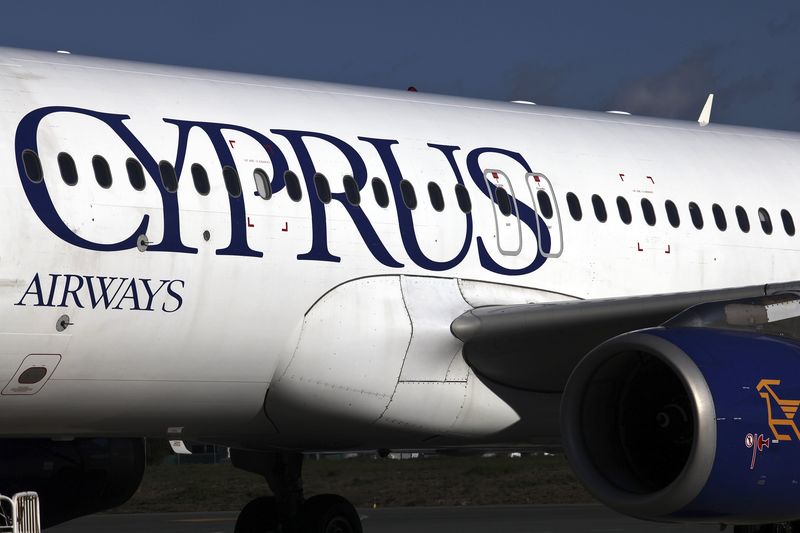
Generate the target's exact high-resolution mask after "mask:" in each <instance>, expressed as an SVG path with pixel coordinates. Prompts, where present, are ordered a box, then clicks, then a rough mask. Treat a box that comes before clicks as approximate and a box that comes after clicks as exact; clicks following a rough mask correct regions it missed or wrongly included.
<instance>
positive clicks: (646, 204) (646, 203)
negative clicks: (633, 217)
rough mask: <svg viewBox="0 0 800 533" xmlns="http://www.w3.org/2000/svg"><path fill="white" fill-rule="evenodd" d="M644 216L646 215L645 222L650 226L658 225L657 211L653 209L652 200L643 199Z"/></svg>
mask: <svg viewBox="0 0 800 533" xmlns="http://www.w3.org/2000/svg"><path fill="white" fill-rule="evenodd" d="M641 204H642V214H643V215H644V221H645V222H647V225H648V226H655V225H656V211H655V209H653V204H652V203H650V200H648V199H647V198H642V202H641Z"/></svg>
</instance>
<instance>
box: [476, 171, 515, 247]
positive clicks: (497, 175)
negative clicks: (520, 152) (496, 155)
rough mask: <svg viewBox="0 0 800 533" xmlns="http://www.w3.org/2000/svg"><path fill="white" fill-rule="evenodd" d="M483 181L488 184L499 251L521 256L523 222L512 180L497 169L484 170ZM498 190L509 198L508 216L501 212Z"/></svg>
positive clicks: (487, 189)
mask: <svg viewBox="0 0 800 533" xmlns="http://www.w3.org/2000/svg"><path fill="white" fill-rule="evenodd" d="M483 179H484V181H485V183H486V191H487V192H488V193H489V198H490V199H491V202H492V212H493V213H494V229H495V240H496V241H497V249H498V250H499V251H500V253H501V254H503V255H519V253H520V252H521V251H522V222H520V219H519V210H518V208H517V197H516V195H515V194H514V187H513V186H512V185H511V180H509V179H508V176H506V174H505V172H503V171H501V170H496V169H486V170H484V171H483ZM490 184H494V186H495V188H494V189H493V188H492V187H491V185H490ZM498 189H502V190H504V191H505V192H506V193H507V196H508V199H507V200H508V201H510V202H511V204H510V205H511V207H512V209H511V212H510V214H508V215H506V214H504V213H503V212H501V211H500V207H499V206H500V202H501V199H499V196H498V193H497V190H498ZM515 221H516V224H515ZM514 241H516V243H515V242H514Z"/></svg>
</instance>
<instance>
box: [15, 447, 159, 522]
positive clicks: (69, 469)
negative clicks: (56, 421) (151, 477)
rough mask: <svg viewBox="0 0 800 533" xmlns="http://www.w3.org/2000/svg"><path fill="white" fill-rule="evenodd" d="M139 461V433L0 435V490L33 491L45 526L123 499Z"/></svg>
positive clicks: (139, 470)
mask: <svg viewBox="0 0 800 533" xmlns="http://www.w3.org/2000/svg"><path fill="white" fill-rule="evenodd" d="M144 465H145V456H144V444H143V441H142V440H141V439H75V440H69V441H51V440H44V439H7V440H0V493H2V494H6V495H10V494H13V493H15V492H21V491H28V490H32V491H35V492H37V493H38V494H39V500H40V504H41V507H40V508H41V517H42V525H43V527H50V526H53V525H56V524H60V523H61V522H65V521H67V520H71V519H73V518H77V517H79V516H84V515H88V514H91V513H96V512H99V511H104V510H106V509H110V508H112V507H117V506H119V505H122V504H123V503H125V502H126V501H127V500H128V499H130V497H131V496H133V493H134V492H136V489H137V488H138V487H139V483H140V482H141V480H142V476H143V474H144Z"/></svg>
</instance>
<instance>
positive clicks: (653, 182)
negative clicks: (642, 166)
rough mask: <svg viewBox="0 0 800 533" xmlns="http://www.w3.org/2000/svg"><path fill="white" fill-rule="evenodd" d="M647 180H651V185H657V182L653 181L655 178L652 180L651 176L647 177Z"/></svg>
mask: <svg viewBox="0 0 800 533" xmlns="http://www.w3.org/2000/svg"><path fill="white" fill-rule="evenodd" d="M647 179H649V180H650V183H652V184H653V185H655V184H656V182H655V181H654V180H653V178H651V177H650V176H647Z"/></svg>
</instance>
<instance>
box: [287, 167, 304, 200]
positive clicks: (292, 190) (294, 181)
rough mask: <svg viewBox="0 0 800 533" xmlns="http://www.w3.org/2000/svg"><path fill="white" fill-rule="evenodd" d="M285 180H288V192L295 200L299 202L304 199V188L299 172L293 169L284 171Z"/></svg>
mask: <svg viewBox="0 0 800 533" xmlns="http://www.w3.org/2000/svg"><path fill="white" fill-rule="evenodd" d="M283 180H284V181H285V182H286V192H287V193H288V194H289V198H291V200H292V201H293V202H299V201H300V200H302V199H303V190H302V189H301V188H300V180H299V179H298V178H297V174H295V173H294V172H292V171H291V170H287V171H286V172H284V173H283Z"/></svg>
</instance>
